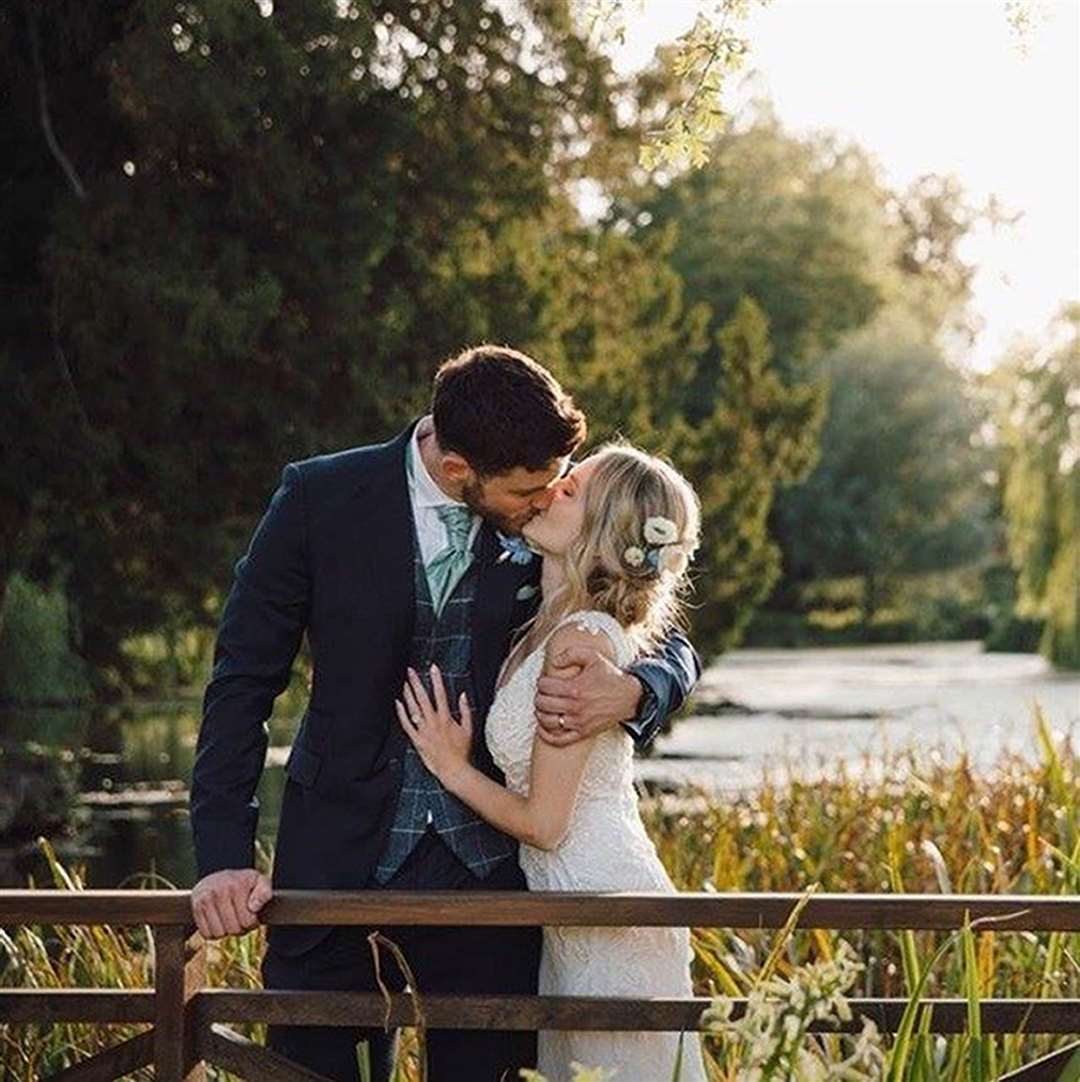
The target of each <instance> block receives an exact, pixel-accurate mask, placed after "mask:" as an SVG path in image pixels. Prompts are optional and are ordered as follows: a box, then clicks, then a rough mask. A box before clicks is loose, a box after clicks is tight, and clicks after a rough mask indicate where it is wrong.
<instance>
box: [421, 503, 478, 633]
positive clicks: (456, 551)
mask: <svg viewBox="0 0 1080 1082" xmlns="http://www.w3.org/2000/svg"><path fill="white" fill-rule="evenodd" d="M435 511H436V513H437V514H438V516H439V520H440V521H441V522H442V524H443V525H444V526H445V527H446V542H447V544H446V548H444V549H443V550H442V551H441V552H440V553H438V555H436V556H435V558H434V559H433V560H432V561H431V563H429V564H428V565H427V568H426V571H427V579H428V588H429V590H430V591H431V602H432V604H433V605H434V606H435V615H436V616H438V615H439V614H440V613H441V612H442V609H443V605H445V604H446V601H447V599H448V598H449V597H450V595H451V594H452V593H453V592H454V587H455V586H457V584H458V583H459V582H460V581H461V577H462V575H464V574H465V572H466V571H468V569H469V565H470V564H471V563H472V558H473V557H472V552H471V551H470V550H469V533H470V531H471V529H472V512H471V511H470V510H469V509H468V508H467V507H463V506H462V505H461V504H442V505H441V506H439V507H436V508H435Z"/></svg>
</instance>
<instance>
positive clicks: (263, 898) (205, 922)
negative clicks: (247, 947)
mask: <svg viewBox="0 0 1080 1082" xmlns="http://www.w3.org/2000/svg"><path fill="white" fill-rule="evenodd" d="M271 894H272V891H271V888H270V877H269V876H266V875H263V874H262V873H261V872H257V871H256V870H255V869H254V868H227V869H225V870H224V871H220V872H214V873H213V874H212V875H207V876H204V877H203V878H202V879H200V880H199V881H198V883H196V884H195V886H194V888H193V889H192V891H191V912H192V915H193V916H194V917H195V924H196V926H197V927H198V929H199V931H200V932H201V933H202V936H203V938H204V939H221V938H222V936H227V935H243V933H244V932H247V931H250V930H251V929H252V928H254V927H255V925H256V924H258V923H259V910H260V909H262V907H263V906H264V905H265V904H266V903H267V902H268V901H270V897H271Z"/></svg>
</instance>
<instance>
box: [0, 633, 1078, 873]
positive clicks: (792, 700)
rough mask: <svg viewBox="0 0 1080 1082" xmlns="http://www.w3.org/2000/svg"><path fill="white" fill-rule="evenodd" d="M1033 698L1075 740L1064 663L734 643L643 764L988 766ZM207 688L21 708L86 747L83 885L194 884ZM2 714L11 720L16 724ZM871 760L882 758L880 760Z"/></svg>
mask: <svg viewBox="0 0 1080 1082" xmlns="http://www.w3.org/2000/svg"><path fill="white" fill-rule="evenodd" d="M1036 703H1038V704H1039V706H1040V707H1041V708H1042V710H1043V712H1044V713H1045V715H1046V717H1047V719H1048V720H1049V722H1050V724H1051V726H1052V728H1053V729H1055V730H1056V731H1058V732H1062V733H1070V734H1071V735H1072V738H1073V747H1074V748H1077V747H1080V674H1070V675H1064V674H1059V673H1054V672H1053V670H1052V669H1050V668H1049V666H1047V665H1046V663H1045V662H1044V661H1043V660H1042V659H1041V658H1039V657H1036V656H1033V655H1029V654H984V653H982V652H981V647H980V645H979V644H978V643H927V644H904V645H898V646H872V647H835V648H819V649H801V650H735V651H732V652H731V653H729V654H727V655H725V656H724V657H723V658H722V659H721V660H720V661H719V662H718V663H716V664H715V665H713V666H712V667H710V668H709V670H708V671H707V672H706V674H705V675H704V676H703V678H702V681H701V684H700V685H699V689H698V693H697V696H696V698H695V705H694V712H693V713H692V714H691V715H690V716H689V717H686V718H683V719H682V720H680V721H678V722H677V724H676V727H675V729H674V731H673V732H672V733H671V734H670V735H667V736H662V737H660V738H659V739H658V740H657V744H656V753H655V754H654V755H653V756H652V757H651V758H650V759H647V760H642V761H640V762H639V763H638V772H639V776H640V777H641V778H642V779H644V780H648V781H649V782H650V783H653V784H658V785H661V786H664V787H667V786H671V785H676V784H680V783H684V782H691V783H694V784H697V785H703V786H706V787H709V788H713V789H716V790H719V791H721V792H725V791H727V792H730V791H734V790H739V789H745V788H748V787H751V786H753V785H754V784H756V783H757V782H758V781H759V780H760V778H761V776H762V771H763V770H765V769H773V768H777V767H783V766H784V764H791V765H794V766H795V767H796V768H797V769H798V770H799V771H800V773H801V774H802V775H803V776H806V775H807V774H810V775H813V774H815V773H824V772H827V771H828V770H829V769H830V764H835V763H836V761H837V759H838V758H843V759H845V760H847V761H848V762H850V763H851V764H852V765H853V767H855V768H858V769H866V768H867V767H866V766H865V764H864V756H866V755H869V757H870V759H869V762H871V763H872V762H873V761H875V760H878V761H880V753H881V752H882V751H883V750H885V749H888V748H891V749H893V750H898V749H902V748H906V747H909V746H912V745H914V746H915V747H917V748H919V749H920V750H921V751H930V750H931V749H934V748H937V749H940V751H941V753H942V754H943V755H946V756H950V757H951V756H955V755H957V754H959V752H960V751H961V750H966V751H967V753H968V754H969V756H970V757H971V758H972V760H973V762H974V763H975V764H976V766H978V767H980V768H983V769H985V768H988V767H989V766H990V765H991V764H992V763H993V761H994V760H995V758H996V757H997V756H998V755H999V754H1000V753H1002V752H1003V751H1010V752H1019V753H1021V754H1024V755H1028V756H1032V757H1034V756H1035V754H1036V745H1035V739H1034V730H1033V725H1032V718H1033V710H1034V705H1035V704H1036ZM199 706H200V704H199V703H198V701H195V700H192V701H187V702H177V703H165V704H155V705H149V704H148V705H145V706H142V707H140V708H138V709H137V710H133V711H128V712H126V713H124V714H119V715H118V714H112V715H103V716H97V717H93V718H90V717H82V716H72V715H61V714H58V713H47V712H38V713H34V714H29V713H28V714H24V715H20V717H19V718H18V719H16V721H15V727H16V730H17V731H16V732H14V733H12V734H11V735H14V736H18V737H22V738H24V739H36V740H38V741H39V742H41V743H44V744H52V745H66V746H68V747H70V748H72V749H82V750H81V752H78V755H77V757H78V758H79V761H80V763H81V783H80V784H81V789H82V790H83V792H84V793H85V794H86V796H85V799H86V803H85V804H84V805H83V807H82V809H81V812H80V814H81V816H82V818H83V827H82V829H81V831H80V837H79V840H78V841H77V842H73V843H64V844H61V845H60V849H61V853H62V856H63V857H64V859H65V861H66V863H68V864H69V865H77V864H82V865H84V866H85V869H86V878H87V881H88V885H90V886H95V887H115V886H120V885H133V884H135V883H137V882H146V876H147V875H152V876H155V877H159V878H158V879H157V882H158V883H159V885H165V884H166V883H168V884H173V885H176V886H190V885H191V883H192V882H193V880H194V875H195V868H194V860H193V854H192V851H191V842H190V835H189V824H188V815H187V809H186V805H185V796H186V782H187V779H189V778H190V774H191V764H192V760H193V758H194V748H195V741H196V737H197V734H198V725H199ZM298 713H299V711H296V710H290V709H289V708H288V707H286V706H282V708H281V709H279V710H278V711H277V712H276V713H275V716H274V718H273V719H272V721H271V724H270V738H271V749H270V753H269V755H268V758H267V769H266V770H264V772H263V776H262V780H261V782H260V785H259V789H258V796H259V801H260V804H261V808H262V812H261V815H260V822H259V835H260V838H261V839H262V840H263V841H265V842H267V843H271V842H272V841H273V837H274V833H275V831H276V827H277V814H278V808H279V805H280V801H281V794H282V788H283V786H284V777H283V772H282V770H281V766H282V764H283V763H284V761H285V756H286V754H287V752H288V744H289V740H290V738H291V735H292V731H293V728H294V724H295V718H296V717H297V716H298ZM6 727H7V726H6ZM869 769H874V768H873V766H870V767H869ZM28 873H32V874H34V876H35V879H36V880H37V881H38V882H45V879H44V875H43V867H42V863H41V862H40V860H37V859H34V858H29V859H28V858H27V857H26V856H25V855H23V856H21V857H16V856H15V855H14V854H7V856H6V859H3V855H2V854H0V885H4V886H23V885H25V882H26V875H27V874H28Z"/></svg>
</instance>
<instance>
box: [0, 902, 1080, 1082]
mask: <svg viewBox="0 0 1080 1082" xmlns="http://www.w3.org/2000/svg"><path fill="white" fill-rule="evenodd" d="M802 900H803V896H802V895H800V894H747V893H739V894H679V895H675V896H672V895H670V894H618V893H611V894H590V895H584V894H554V893H551V894H548V893H544V894H540V893H536V894H527V893H519V894H511V893H504V892H477V893H474V892H469V893H468V894H467V895H466V894H454V893H439V892H424V893H412V892H408V893H404V892H389V891H378V892H365V891H349V892H344V891H341V892H329V891H325V892H324V891H278V892H276V893H275V895H274V898H273V900H272V901H271V902H269V903H268V904H267V905H266V906H265V907H264V909H263V911H262V913H261V914H260V919H261V920H262V921H263V923H265V924H316V925H346V924H355V925H362V926H365V927H383V928H390V927H394V926H402V925H475V926H487V927H495V926H509V925H532V926H536V925H552V926H560V925H561V926H579V927H582V926H585V927H588V926H592V927H634V926H654V927H657V926H659V927H699V928H706V927H711V928H740V929H747V928H781V927H783V926H784V925H785V924H786V922H787V920H788V918H789V917H790V916H791V913H792V911H793V909H794V907H795V906H796V905H797V904H798V903H799V902H800V901H802ZM190 906H191V899H190V894H189V893H188V892H186V891H141V890H140V891H121V890H102V891H99V890H86V891H48V890H7V891H0V925H20V924H64V925H67V924H75V925H113V926H118V925H119V926H122V925H146V926H149V927H150V930H151V933H152V935H153V939H154V950H155V960H156V964H155V973H154V987H153V989H134V990H111V989H48V990H44V989H0V1022H2V1023H4V1024H18V1023H24V1024H25V1023H29V1022H37V1023H42V1022H44V1023H56V1022H73V1021H85V1022H95V1023H110V1022H124V1023H143V1024H148V1025H150V1026H152V1028H151V1029H149V1030H147V1031H146V1032H144V1033H141V1034H139V1035H137V1036H135V1037H132V1038H130V1039H129V1040H126V1041H123V1042H121V1043H120V1044H117V1045H115V1046H113V1047H111V1048H109V1049H106V1050H105V1051H102V1052H99V1053H97V1054H96V1055H94V1056H91V1057H88V1058H87V1059H85V1060H83V1061H82V1062H80V1063H78V1064H75V1065H74V1066H72V1067H69V1068H67V1069H65V1070H63V1071H61V1072H59V1073H57V1074H54V1075H52V1076H51V1078H50V1079H49V1082H97V1080H101V1082H106V1080H110V1079H115V1078H119V1077H121V1076H122V1075H125V1074H129V1073H131V1072H132V1071H134V1070H137V1069H139V1068H140V1067H143V1066H147V1065H149V1064H153V1066H154V1069H155V1077H156V1078H157V1079H158V1080H159V1082H181V1080H183V1082H201V1080H202V1079H204V1078H205V1069H204V1064H205V1063H207V1062H209V1063H213V1064H216V1065H218V1066H221V1067H223V1068H225V1069H227V1070H230V1071H232V1072H234V1073H236V1074H238V1075H240V1076H242V1077H245V1078H248V1079H250V1080H252V1082H254V1080H256V1079H258V1080H259V1082H262V1080H264V1079H265V1080H268V1082H320V1076H317V1075H315V1074H313V1073H312V1072H311V1071H308V1070H306V1069H304V1068H301V1067H299V1066H298V1065H297V1064H295V1063H291V1062H290V1061H288V1060H286V1059H284V1058H283V1057H281V1056H279V1055H276V1054H275V1053H273V1052H271V1051H269V1050H268V1049H266V1048H263V1047H262V1046H260V1045H257V1044H254V1043H252V1042H251V1041H248V1040H246V1039H245V1038H243V1037H241V1036H240V1035H238V1034H236V1033H234V1032H233V1031H232V1030H230V1029H228V1028H227V1026H226V1025H225V1023H230V1022H231V1023H237V1022H268V1023H278V1022H288V1023H290V1024H293V1025H296V1024H301V1025H320V1026H356V1025H381V1024H383V1022H384V1021H386V1020H387V1018H388V1017H389V1023H390V1024H391V1025H409V1024H411V1023H412V1022H413V1021H414V1017H415V1015H414V1005H413V1003H412V1001H411V1000H410V999H409V997H407V996H404V995H395V996H393V997H391V1002H390V1004H389V1016H388V1014H387V1001H386V1000H385V999H384V998H383V997H382V996H378V995H371V994H367V993H342V992H304V991H280V990H263V989H257V990H252V991H242V990H232V989H213V988H207V987H206V986H205V982H206V952H205V945H204V943H203V941H202V939H201V937H200V936H199V935H198V934H197V933H194V932H193V926H192V923H191V908H190ZM965 917H967V918H969V919H970V920H972V921H975V920H984V921H986V923H985V924H983V925H982V926H981V927H983V928H984V929H986V930H993V931H1015V932H1022V931H1026V932H1031V931H1060V932H1080V900H1077V899H1073V898H1063V897H1033V896H1027V895H938V894H933V895H923V894H889V895H877V894H817V895H813V896H811V897H810V898H809V900H808V901H806V903H805V905H804V906H803V908H802V910H801V912H800V913H799V919H798V927H799V928H823V929H831V930H836V931H850V930H857V929H861V930H870V929H883V930H894V931H899V930H905V929H912V930H918V929H936V930H955V929H957V928H959V927H961V926H962V925H963V922H964V920H965ZM422 991H423V990H422V989H421V992H422ZM849 1002H850V1004H851V1008H852V1011H853V1013H854V1015H855V1020H854V1021H853V1022H852V1023H851V1024H850V1025H847V1026H841V1027H839V1028H840V1030H844V1029H847V1030H849V1031H853V1032H857V1031H858V1029H859V1028H860V1025H861V1023H859V1022H858V1019H859V1017H860V1016H862V1015H865V1016H866V1017H869V1018H871V1019H873V1020H874V1021H875V1022H876V1023H877V1025H878V1027H879V1028H880V1029H881V1030H883V1031H886V1032H889V1031H894V1030H895V1029H896V1027H897V1025H898V1024H899V1021H900V1017H901V1015H902V1013H903V1010H904V1006H905V1000H903V999H851V1000H849ZM926 1002H927V1004H928V1005H930V1006H932V1007H933V1014H932V1026H931V1028H932V1029H933V1031H934V1032H936V1033H963V1032H964V1031H965V1028H966V1025H967V1016H966V1012H967V1005H966V1003H965V1001H963V1000H959V999H937V1000H928V1001H926ZM708 1004H709V1001H708V1000H707V999H700V998H697V999H695V998H685V999H662V998H646V997H643V998H640V999H604V998H583V997H553V996H498V997H491V996H434V995H429V996H424V997H423V1008H424V1016H425V1022H426V1024H427V1026H428V1027H429V1028H432V1029H440V1028H455V1029H485V1028H493V1027H494V1028H500V1029H538V1028H543V1029H566V1030H572V1029H580V1028H582V1020H583V1019H587V1020H588V1028H589V1029H595V1030H695V1029H698V1028H700V1018H701V1014H702V1011H703V1010H704V1009H705V1007H707V1006H708ZM745 1006H746V1005H745V1001H736V1003H735V1007H734V1011H733V1014H734V1016H735V1017H738V1016H739V1015H740V1014H741V1013H742V1012H743V1011H744V1010H745ZM980 1010H981V1018H982V1029H983V1032H984V1033H1011V1032H1019V1031H1023V1032H1026V1033H1044V1034H1078V1033H1080V999H1071V1000H1069V999H1058V1000H1051V999H987V1000H984V1001H983V1002H982V1004H981V1007H980ZM818 1028H822V1029H830V1030H832V1031H836V1027H831V1026H830V1027H826V1026H820V1027H818ZM1073 1047H1074V1046H1070V1048H1068V1049H1063V1050H1059V1051H1058V1052H1055V1053H1053V1054H1052V1055H1050V1056H1047V1057H1044V1059H1042V1060H1039V1061H1037V1062H1036V1063H1034V1064H1031V1065H1029V1066H1028V1067H1026V1068H1024V1069H1023V1070H1022V1071H1020V1072H1015V1073H1014V1074H1013V1075H1011V1076H1009V1077H1010V1079H1013V1080H1016V1082H1021V1080H1022V1082H1056V1080H1057V1078H1058V1076H1059V1074H1060V1073H1061V1071H1062V1070H1063V1069H1064V1066H1065V1063H1066V1061H1067V1060H1068V1059H1069V1058H1070V1057H1071V1055H1072V1050H1073ZM1075 1048H1076V1049H1080V1045H1076V1046H1075ZM322 1082H326V1080H322Z"/></svg>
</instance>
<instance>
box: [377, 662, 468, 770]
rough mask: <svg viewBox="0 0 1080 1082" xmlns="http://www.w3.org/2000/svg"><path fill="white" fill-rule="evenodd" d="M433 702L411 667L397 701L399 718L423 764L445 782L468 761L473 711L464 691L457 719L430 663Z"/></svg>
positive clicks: (434, 667) (438, 673)
mask: <svg viewBox="0 0 1080 1082" xmlns="http://www.w3.org/2000/svg"><path fill="white" fill-rule="evenodd" d="M431 687H432V689H433V691H434V692H435V702H434V704H433V703H432V702H431V699H430V698H429V697H428V693H427V691H426V690H425V688H424V685H423V683H422V682H421V680H420V677H419V676H418V675H417V674H416V673H415V672H414V671H413V670H412V669H409V678H408V680H407V681H406V682H405V685H404V687H403V688H402V697H403V699H404V702H402V700H401V699H395V700H394V707H395V708H396V710H397V716H398V721H400V722H401V727H402V728H403V729H404V730H405V734H406V736H408V738H409V739H410V740H411V741H412V742H413V747H415V748H416V751H417V753H418V754H419V756H420V759H421V760H422V762H423V764H424V766H426V767H427V768H428V770H430V771H431V773H432V774H434V775H435V777H437V778H438V779H439V781H441V782H442V783H443V784H444V785H446V784H448V782H449V780H450V779H451V778H452V777H453V776H454V774H456V773H457V772H458V771H459V770H461V769H462V768H463V767H465V766H467V765H468V762H469V749H470V748H471V747H472V711H471V710H470V709H469V700H468V699H467V698H466V696H465V692H462V693H461V696H460V697H459V699H458V709H459V711H460V714H461V720H460V721H457V720H455V718H454V716H453V714H451V713H450V704H449V703H448V702H447V700H446V688H445V686H444V685H443V679H442V673H440V672H439V669H438V666H436V665H432V666H431Z"/></svg>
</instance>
